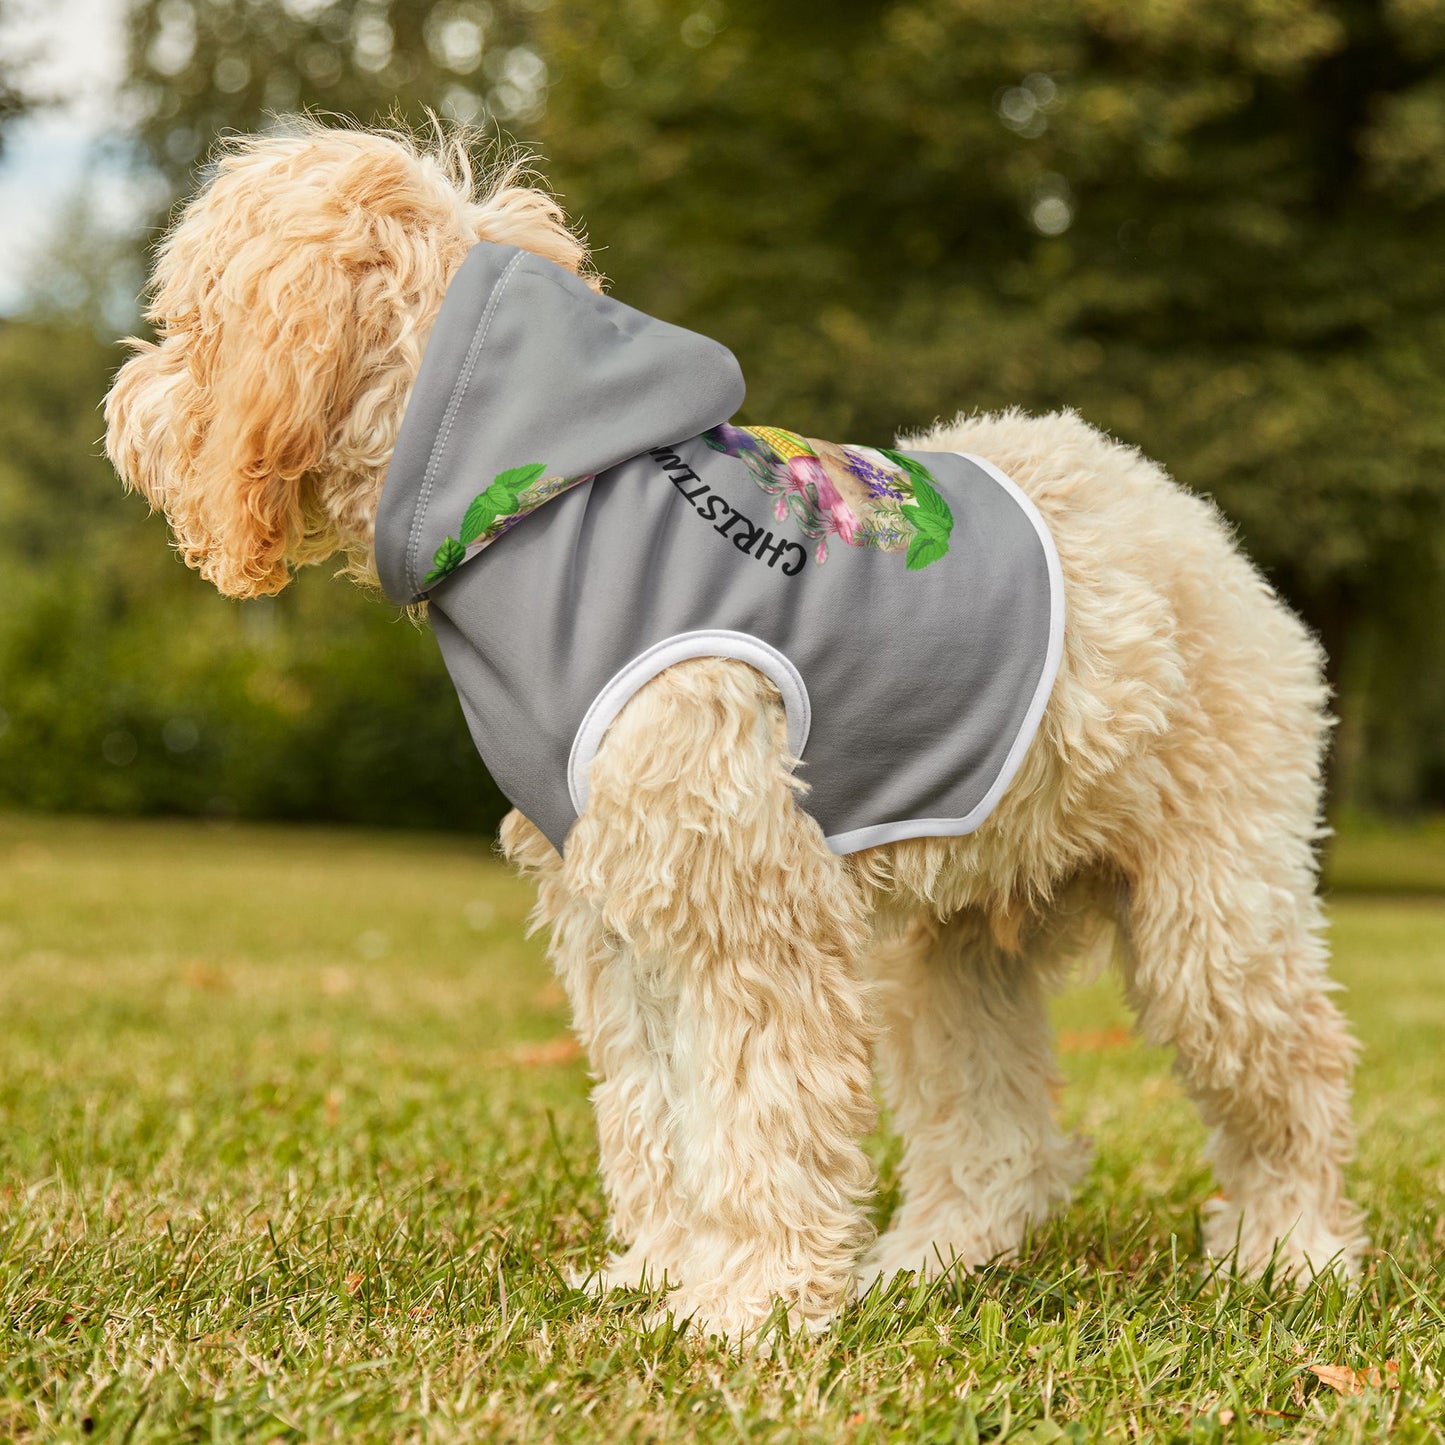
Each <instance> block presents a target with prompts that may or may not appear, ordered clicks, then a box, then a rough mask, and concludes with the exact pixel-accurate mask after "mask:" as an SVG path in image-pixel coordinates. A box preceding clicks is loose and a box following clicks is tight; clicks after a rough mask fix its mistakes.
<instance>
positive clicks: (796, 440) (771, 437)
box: [739, 426, 818, 463]
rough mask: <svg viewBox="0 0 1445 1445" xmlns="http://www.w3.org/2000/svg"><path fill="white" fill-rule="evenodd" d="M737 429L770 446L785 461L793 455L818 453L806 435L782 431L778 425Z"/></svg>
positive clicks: (807, 455)
mask: <svg viewBox="0 0 1445 1445" xmlns="http://www.w3.org/2000/svg"><path fill="white" fill-rule="evenodd" d="M739 430H741V431H745V432H748V433H749V434H750V435H752V436H755V437H757V439H758V440H759V441H760V442H762V443H763V444H764V445H765V446H770V447H772V449H773V450H774V451H775V452H777V454H778V455H779V456H780V457H781V458H782V459H783V461H784V462H785V463H786V462H790V461H792V459H793V458H794V457H815V456H817V455H818V454H817V452H815V451H814V450H813V448H812V447H811V446H810V445H809V443H808V439H807V438H806V437H800V436H799V435H798V434H797V432H791V431H784V430H783V428H782V427H780V426H745V427H741V428H739Z"/></svg>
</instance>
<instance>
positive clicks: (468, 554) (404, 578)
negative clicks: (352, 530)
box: [376, 241, 744, 606]
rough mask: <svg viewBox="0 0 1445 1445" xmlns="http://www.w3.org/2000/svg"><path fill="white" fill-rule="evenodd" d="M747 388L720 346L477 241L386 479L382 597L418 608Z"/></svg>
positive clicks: (430, 346)
mask: <svg viewBox="0 0 1445 1445" xmlns="http://www.w3.org/2000/svg"><path fill="white" fill-rule="evenodd" d="M743 393H744V386H743V379H742V373H741V371H740V370H739V367H738V364H737V361H736V359H735V358H734V356H733V354H732V353H731V352H730V351H729V350H728V349H727V348H726V347H725V346H722V345H721V344H719V343H718V342H716V341H711V340H709V339H708V338H707V337H705V336H699V335H697V334H696V333H695V332H691V331H684V330H683V329H682V328H681V327H677V326H670V325H668V323H667V322H665V321H658V320H655V319H654V318H653V317H651V316H645V315H644V314H643V313H642V312H640V311H634V310H633V309H632V308H631V307H630V306H624V305H622V303H621V302H618V301H614V300H612V299H611V298H610V297H608V296H599V295H598V294H597V293H596V292H594V291H592V290H591V289H590V288H589V287H588V286H587V285H586V284H585V283H584V282H582V281H581V280H579V279H578V278H577V277H576V276H574V275H573V274H572V273H571V272H570V271H567V270H564V269H563V268H562V267H560V266H557V265H554V264H553V263H552V262H550V261H545V260H543V259H542V258H541V257H540V256H534V255H533V254H531V253H530V252H528V251H523V250H519V249H518V248H517V247H515V246H499V245H495V244H493V243H491V242H488V241H482V242H479V243H478V244H477V245H476V246H475V247H474V248H473V249H472V251H471V252H470V253H469V254H468V256H467V259H466V260H465V261H464V262H463V263H462V266H461V269H460V270H459V271H458V272H457V274H456V276H455V277H454V278H453V280H452V283H451V285H450V286H449V287H448V288H447V294H446V297H445V299H444V300H443V302H442V306H441V310H440V311H439V312H438V313H437V319H436V324H435V326H434V327H433V329H432V333H431V336H430V338H429V340H428V341H427V346H426V351H425V354H424V355H423V357H422V363H421V369H420V370H419V372H418V373H417V379H416V385H415V387H414V388H413V390H412V395H411V400H410V401H409V402H408V403H407V408H406V413H405V415H404V417H403V418H402V425H401V431H400V434H399V435H398V437H397V443H396V450H395V452H394V453H393V455H392V460H391V465H390V466H389V467H388V469H387V473H386V481H385V484H384V486H383V488H382V493H381V501H380V504H379V506H378V508H377V517H376V567H377V574H378V576H379V578H380V580H381V585H382V588H383V590H384V591H385V593H386V595H387V597H388V598H389V599H390V600H391V601H392V602H395V603H397V604H398V605H400V606H406V605H408V604H409V603H412V602H416V601H417V600H419V599H420V598H422V597H424V596H425V595H426V593H427V591H428V589H429V587H431V586H432V585H434V584H435V582H436V581H438V580H440V579H441V578H442V577H446V576H449V575H451V573H453V572H455V571H456V570H457V568H458V567H461V566H465V565H467V564H469V563H471V562H472V561H473V560H474V558H475V557H476V556H477V555H479V553H480V552H481V550H483V549H484V548H485V546H486V545H487V543H489V542H491V541H493V540H495V539H496V538H497V537H498V536H500V535H501V533H502V532H504V531H506V530H508V529H509V527H510V526H512V525H514V524H516V523H517V522H519V521H522V520H524V519H525V515H526V514H527V513H528V512H530V511H533V510H535V508H536V507H537V506H540V505H541V504H542V503H543V502H545V501H546V500H548V499H549V498H550V497H552V496H555V495H557V494H558V493H559V492H561V491H564V490H566V488H567V487H569V486H571V485H575V484H576V483H577V482H579V481H582V480H586V479H587V478H590V477H594V476H597V475H599V474H601V473H603V472H606V471H608V470H610V469H611V468H613V467H615V466H617V465H618V464H619V463H621V462H624V461H627V460H629V459H630V458H632V457H635V456H637V455H639V454H640V453H643V452H646V451H649V450H651V449H653V448H655V447H665V446H670V445H672V444H674V443H676V442H681V441H684V440H686V439H687V438H690V437H695V436H697V435H698V434H699V433H700V432H703V431H706V430H707V429H708V428H710V427H714V426H717V425H719V424H720V423H722V422H724V421H726V420H727V419H728V418H729V417H731V416H732V415H733V414H734V413H735V412H736V411H737V410H738V408H739V407H740V406H741V405H742V401H743Z"/></svg>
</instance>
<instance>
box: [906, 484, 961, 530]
mask: <svg viewBox="0 0 1445 1445" xmlns="http://www.w3.org/2000/svg"><path fill="white" fill-rule="evenodd" d="M912 481H913V496H914V498H915V500H916V501H917V503H918V505H917V506H916V507H915V508H914V509H913V515H912V518H911V520H912V522H913V525H914V526H915V527H917V528H918V530H919V532H920V533H922V534H924V535H927V536H934V537H942V538H943V539H944V540H945V541H946V540H947V539H948V534H949V533H950V532H952V531H953V513H952V512H950V511H949V510H948V503H947V502H945V501H944V500H943V498H942V497H940V496H939V495H938V493H937V492H936V491H934V490H933V488H932V487H931V486H930V485H929V484H928V483H927V482H926V481H924V480H923V478H922V477H920V476H916V475H915V476H914V477H913V478H912Z"/></svg>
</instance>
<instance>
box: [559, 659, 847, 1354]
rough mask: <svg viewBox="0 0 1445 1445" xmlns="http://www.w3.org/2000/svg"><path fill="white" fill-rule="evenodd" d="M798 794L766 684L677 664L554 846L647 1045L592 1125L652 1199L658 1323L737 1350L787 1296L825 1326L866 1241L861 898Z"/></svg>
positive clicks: (646, 695) (598, 767)
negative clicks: (623, 1140) (639, 1168)
mask: <svg viewBox="0 0 1445 1445" xmlns="http://www.w3.org/2000/svg"><path fill="white" fill-rule="evenodd" d="M795 786H796V785H795V783H794V780H793V777H792V772H791V769H790V767H789V763H788V759H787V756H786V751H785V747H784V740H783V729H782V719H781V713H780V709H779V706H778V703H777V700H776V695H775V694H774V693H773V692H772V689H771V687H770V685H769V684H768V683H767V682H766V681H765V680H764V679H763V678H762V677H761V675H760V674H758V673H757V672H755V671H754V670H753V669H751V668H749V667H747V666H745V665H744V664H741V663H735V662H725V661H715V660H707V661H697V662H690V663H683V664H680V665H678V666H676V667H674V668H671V669H669V670H668V671H667V672H666V673H664V674H662V675H661V676H660V677H659V678H657V679H655V680H654V681H653V682H652V683H650V684H649V685H648V686H647V687H646V688H645V689H643V691H642V692H641V693H639V694H638V696H637V697H636V698H634V699H633V701H632V702H631V703H630V704H629V705H628V707H627V708H626V709H625V711H624V712H623V714H622V715H621V717H619V719H618V720H617V722H616V723H615V724H614V725H613V727H612V730H611V731H610V733H609V734H608V737H607V740H606V742H605V743H604V745H603V748H602V749H601V751H600V752H599V754H598V757H597V760H596V762H595V763H594V765H593V769H592V774H591V791H590V795H589V802H588V806H587V809H586V812H585V813H584V815H583V817H582V818H581V819H580V820H579V821H578V823H577V824H576V826H575V827H574V828H573V830H572V832H571V834H570V835H569V837H568V839H567V845H566V855H567V856H566V863H565V865H564V871H565V876H566V878H567V880H568V887H569V892H570V893H571V894H572V895H573V896H574V897H576V898H577V899H578V900H580V901H582V902H584V903H585V904H586V905H587V906H589V907H591V908H593V909H594V910H595V912H596V916H597V918H598V921H599V923H600V925H601V927H602V929H603V930H604V936H606V937H609V938H611V939H612V940H613V943H612V945H611V947H612V948H613V963H612V964H609V965H607V966H606V967H602V966H600V965H599V966H595V967H594V969H593V973H594V974H595V976H596V977H597V979H598V980H599V981H600V980H602V979H604V978H605V979H606V980H607V982H606V983H605V984H604V985H602V987H603V988H604V990H605V991H607V992H608V994H609V995H610V996H609V997H608V998H606V999H603V998H598V999H596V1000H594V1002H593V1005H592V1011H593V1013H594V1014H595V1013H600V1012H602V1011H603V1010H604V1009H606V1010H608V1011H610V1012H611V1014H612V1015H613V1016H614V1017H615V1018H617V1019H626V1020H628V1021H630V1024H631V1025H634V1026H635V1028H634V1037H636V1038H637V1039H639V1040H643V1041H645V1042H644V1043H643V1046H642V1047H640V1048H638V1049H634V1050H633V1051H632V1052H631V1054H630V1055H629V1060H630V1062H629V1063H627V1064H626V1065H625V1066H624V1071H627V1070H631V1069H634V1068H636V1069H638V1070H640V1071H641V1073H642V1074H643V1075H645V1076H646V1077H645V1079H644V1078H642V1077H637V1078H633V1079H632V1081H631V1082H630V1083H624V1082H623V1081H622V1080H620V1079H619V1080H617V1081H612V1080H606V1079H605V1080H604V1087H611V1086H612V1085H613V1084H614V1082H615V1084H616V1088H617V1090H618V1093H617V1098H616V1101H615V1102H617V1103H618V1105H619V1106H620V1108H621V1110H622V1112H623V1113H625V1114H626V1116H627V1119H628V1121H629V1126H628V1128H626V1129H618V1128H617V1125H616V1121H615V1120H611V1121H609V1120H607V1119H604V1120H603V1121H602V1123H603V1130H604V1134H611V1135H612V1137H613V1138H614V1139H616V1138H620V1137H624V1136H625V1137H627V1138H628V1140H629V1143H628V1153H629V1156H630V1157H634V1158H637V1159H647V1160H650V1161H651V1163H649V1164H648V1166H647V1168H646V1173H647V1175H648V1177H649V1178H650V1179H651V1180H652V1182H653V1187H655V1188H657V1189H658V1190H659V1191H661V1192H662V1193H663V1194H664V1195H665V1199H664V1200H662V1201H659V1202H658V1208H657V1209H656V1210H655V1211H654V1217H661V1218H663V1219H665V1220H666V1221H667V1227H666V1229H665V1231H664V1233H665V1244H666V1255H667V1257H666V1258H665V1259H663V1260H662V1261H660V1263H661V1264H662V1265H663V1266H665V1268H666V1269H667V1272H668V1275H669V1282H670V1283H673V1284H675V1285H676V1286H677V1288H676V1289H675V1291H674V1293H673V1294H672V1295H671V1296H670V1297H669V1305H668V1307H669V1309H670V1311H671V1312H672V1314H673V1315H674V1317H675V1318H677V1319H679V1320H681V1319H684V1318H690V1319H691V1320H692V1322H693V1324H694V1325H695V1326H696V1327H697V1328H699V1329H701V1330H703V1331H705V1332H707V1333H711V1334H717V1335H722V1336H725V1337H727V1338H729V1339H735V1340H736V1339H742V1338H745V1337H746V1336H749V1335H751V1334H754V1333H755V1332H756V1331H757V1330H758V1329H759V1328H760V1327H761V1326H762V1325H763V1324H764V1323H765V1322H766V1321H767V1320H768V1318H769V1316H770V1314H771V1313H772V1311H773V1308H774V1306H775V1304H776V1303H777V1302H778V1301H779V1300H781V1301H782V1302H783V1303H784V1305H785V1307H786V1309H787V1311H788V1313H789V1315H790V1317H791V1318H792V1320H793V1322H794V1323H795V1324H797V1325H801V1326H805V1327H810V1328H816V1327H821V1326H822V1325H824V1324H826V1322H827V1321H828V1320H829V1319H830V1318H831V1316H832V1315H833V1313H834V1312H835V1311H836V1310H837V1308H838V1307H839V1305H840V1304H841V1303H842V1302H843V1301H844V1299H845V1298H846V1296H847V1294H848V1291H849V1289H850V1287H851V1276H852V1270H853V1267H854V1264H855V1261H856V1257H857V1255H858V1253H859V1251H860V1249H861V1248H862V1247H863V1246H864V1245H865V1244H866V1242H867V1240H868V1238H869V1234H870V1230H869V1226H868V1223H867V1220H866V1217H865V1214H864V1209H863V1204H864V1200H865V1199H866V1196H867V1194H868V1191H869V1188H870V1186H871V1182H872V1180H871V1170H870V1168H869V1165H868V1161H867V1158H866V1156H865V1155H864V1153H863V1151H862V1148H861V1147H860V1142H859V1141H860V1139H861V1138H862V1136H863V1135H864V1134H865V1133H866V1132H867V1131H868V1130H869V1128H870V1127H871V1126H872V1124H873V1120H874V1105H873V1100H872V1094H871V1088H870V1079H869V1057H868V1056H869V1039H868V1028H867V1023H866V1020H865V1011H864V1006H863V996H862V985H861V984H860V982H859V980H858V978H857V975H856V973H855V970H854V960H855V958H856V957H857V955H858V953H859V951H860V949H861V947H862V943H863V939H864V936H865V921H864V906H863V901H862V898H861V896H860V893H859V890H858V888H857V886H856V884H855V883H854V881H853V878H852V876H851V874H850V873H849V871H848V869H847V867H846V866H845V865H844V864H843V863H842V861H841V860H840V859H838V858H836V857H835V856H834V855H833V854H831V853H830V852H829V851H828V849H827V847H826V845H825V844H824V842H823V839H822V836H821V833H820V831H819V829H818V827H817V825H816V824H815V823H814V822H812V820H811V819H809V818H808V817H807V816H806V815H805V814H803V813H802V812H800V811H799V810H798V808H797V806H796V804H795V802H794V790H795ZM621 959H625V960H626V964H625V966H617V961H618V960H621ZM614 991H615V992H614ZM599 1062H600V1060H599ZM602 1069H603V1072H604V1075H605V1072H606V1064H605V1062H603V1063H602ZM647 1100H652V1101H665V1103H661V1104H659V1105H657V1106H654V1105H652V1104H649V1103H646V1102H644V1101H647ZM598 1102H599V1112H601V1111H602V1110H603V1108H604V1105H608V1106H610V1105H611V1104H612V1103H613V1102H614V1100H613V1098H612V1096H611V1095H610V1094H609V1095H604V1094H602V1093H601V1092H599V1100H598ZM606 1147H607V1146H606V1144H605V1143H604V1149H605V1148H606ZM603 1167H604V1172H607V1171H608V1169H609V1167H610V1166H609V1163H608V1161H607V1160H606V1159H604V1165H603ZM614 1172H615V1169H614ZM613 1192H614V1200H615V1201H616V1200H617V1199H619V1198H621V1197H623V1196H624V1195H625V1193H626V1191H619V1190H615V1189H614V1191H613ZM652 1272H653V1273H654V1274H657V1273H660V1271H659V1270H657V1269H654V1270H653V1271H652Z"/></svg>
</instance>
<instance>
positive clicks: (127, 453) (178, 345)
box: [106, 238, 355, 597]
mask: <svg viewBox="0 0 1445 1445" xmlns="http://www.w3.org/2000/svg"><path fill="white" fill-rule="evenodd" d="M258 241H259V238H258ZM184 249H188V248H180V247H178V248H173V249H172V252H171V254H169V255H163V257H162V265H161V270H162V276H161V280H162V285H161V287H160V288H159V290H158V293H157V297H156V304H155V307H154V308H153V313H152V314H156V313H159V318H158V319H160V321H161V332H160V340H159V342H158V343H149V342H133V343H132V345H133V346H134V347H135V348H136V353H137V354H136V355H135V356H133V357H132V358H131V359H130V360H129V361H128V362H127V363H126V364H125V365H124V366H123V367H122V368H121V370H120V372H119V374H118V375H117V377H116V380H115V385H114V386H113V387H112V389H111V392H110V395H109V396H108V397H107V398H106V447H107V451H108V452H109V453H110V457H111V460H112V461H113V462H114V464H115V466H116V470H117V471H118V472H119V473H120V475H121V476H122V477H123V478H124V479H125V481H126V483H127V484H128V485H129V486H131V487H133V488H135V489H136V490H138V491H140V492H142V493H144V495H145V496H146V498H147V499H148V500H149V501H150V503H151V505H152V506H154V507H158V508H160V509H162V510H163V511H164V512H165V514H166V517H167V519H168V520H169V521H170V524H171V530H172V532H173V533H174V534H175V539H176V545H177V548H178V549H179V551H180V553H181V555H182V557H183V558H184V560H185V562H186V564H187V565H188V566H191V567H194V568H195V569H196V570H197V571H198V572H200V574H201V575H202V576H203V577H205V578H206V579H207V580H208V581H209V582H211V583H213V584H214V585H215V587H216V588H217V589H218V590H219V591H221V592H223V593H225V594H226V595H227V596H231V597H258V596H262V595H265V594H267V593H273V592H279V591H280V590H281V589H282V588H283V587H284V586H285V585H286V584H287V582H288V581H290V577H291V572H290V567H289V566H288V559H289V560H290V561H292V562H295V561H299V560H306V557H305V553H306V550H307V547H306V543H307V539H308V533H309V532H311V531H313V530H314V528H313V527H308V522H314V519H313V518H310V517H308V512H310V511H314V510H315V502H314V499H313V500H312V501H311V502H310V504H309V505H308V493H309V491H310V487H309V485H308V474H310V473H312V472H314V470H315V469H316V468H317V466H318V465H319V464H320V462H321V461H322V458H323V457H324V456H325V453H326V447H327V441H328V436H329V434H330V432H331V430H332V428H333V426H334V424H335V418H336V415H337V409H338V404H339V402H340V399H341V396H342V394H343V393H344V392H345V391H346V390H347V389H348V388H347V378H348V377H350V376H351V375H352V374H353V367H354V357H350V356H348V354H347V353H348V352H349V351H350V349H351V345H350V344H351V343H352V342H354V340H355V338H354V336H353V331H354V319H353V318H354V284H352V283H349V282H348V279H347V278H346V276H345V275H344V274H343V268H342V266H341V265H340V264H339V263H338V260H337V258H336V257H335V256H334V255H332V254H329V253H328V251H327V248H326V247H324V246H323V245H319V244H314V243H313V244H307V243H306V242H305V241H304V240H302V241H293V242H292V243H291V244H289V245H288V244H280V245H260V244H256V245H254V246H247V247H243V248H242V250H241V253H240V254H239V255H237V256H233V257H232V258H230V260H229V261H228V264H227V265H226V267H225V269H224V272H223V273H222V274H216V273H215V272H214V271H213V272H212V274H210V275H207V276H205V277H204V284H199V285H198V284H196V283H197V280H198V271H200V270H204V268H205V266H206V261H205V259H204V258H202V257H200V256H190V255H185V254H177V252H178V251H183V250H184ZM180 272H184V273H185V275H186V281H185V286H186V290H187V291H188V292H189V295H188V296H187V298H186V301H187V303H188V304H185V305H184V306H183V307H182V309H178V310H174V311H172V310H170V309H169V307H168V304H167V303H168V299H169V298H168V297H167V294H166V292H167V285H166V282H167V281H168V280H178V279H179V276H178V273H180Z"/></svg>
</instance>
